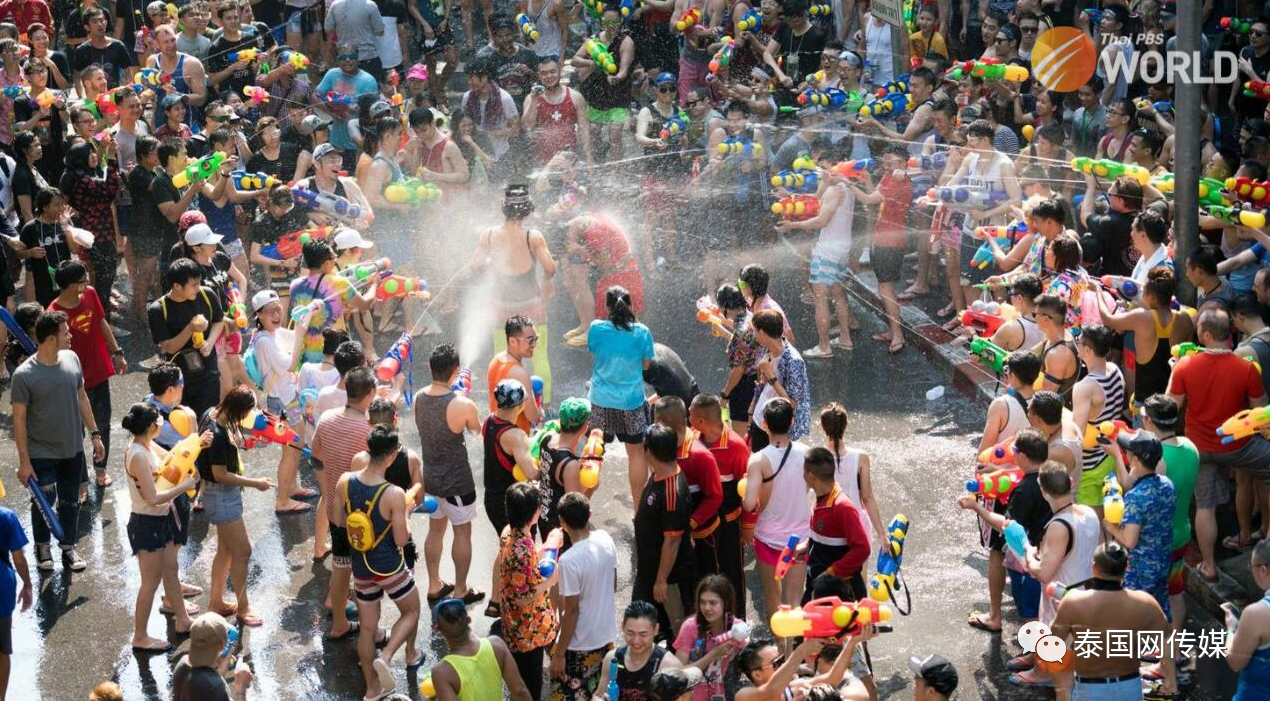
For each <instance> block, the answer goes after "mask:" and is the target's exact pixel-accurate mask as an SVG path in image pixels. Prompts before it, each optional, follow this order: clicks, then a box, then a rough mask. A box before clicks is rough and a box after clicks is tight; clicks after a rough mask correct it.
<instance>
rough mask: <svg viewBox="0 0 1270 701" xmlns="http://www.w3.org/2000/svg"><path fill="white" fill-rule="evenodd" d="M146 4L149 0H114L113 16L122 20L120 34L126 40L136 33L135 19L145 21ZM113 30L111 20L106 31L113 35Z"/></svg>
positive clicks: (113, 26) (130, 39)
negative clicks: (121, 32) (121, 31)
mask: <svg viewBox="0 0 1270 701" xmlns="http://www.w3.org/2000/svg"><path fill="white" fill-rule="evenodd" d="M148 4H150V0H115V17H118V18H119V19H121V20H123V34H121V35H120V36H123V37H128V38H129V39H128V40H129V41H132V37H135V36H136V35H137V20H141V21H142V22H143V23H144V22H145V20H144V19H143V18H144V17H145V16H146V5H148ZM114 32H115V25H114V23H113V22H112V23H111V24H110V28H109V29H107V30H106V33H107V34H112V35H113V34H114ZM67 77H70V76H67Z"/></svg>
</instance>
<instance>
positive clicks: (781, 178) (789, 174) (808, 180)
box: [771, 169, 820, 193]
mask: <svg viewBox="0 0 1270 701" xmlns="http://www.w3.org/2000/svg"><path fill="white" fill-rule="evenodd" d="M771 182H772V187H783V188H785V189H786V190H789V191H790V192H799V193H812V192H815V191H816V189H817V188H818V187H819V185H820V173H819V171H815V170H802V169H793V170H782V171H780V172H779V173H777V174H776V175H773V176H772V181H771Z"/></svg>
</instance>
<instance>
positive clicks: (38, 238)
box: [18, 219, 71, 307]
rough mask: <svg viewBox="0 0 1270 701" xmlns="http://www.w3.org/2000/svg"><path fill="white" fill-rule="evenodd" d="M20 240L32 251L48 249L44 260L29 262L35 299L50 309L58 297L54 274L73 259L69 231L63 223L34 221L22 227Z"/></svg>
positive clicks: (45, 250)
mask: <svg viewBox="0 0 1270 701" xmlns="http://www.w3.org/2000/svg"><path fill="white" fill-rule="evenodd" d="M18 237H19V238H20V239H21V240H22V243H23V244H25V245H26V246H27V247H28V248H32V247H35V246H40V247H43V248H44V257H43V258H27V259H26V261H25V262H26V269H27V271H28V272H30V274H31V277H32V279H33V280H34V281H35V299H36V300H37V301H38V302H39V303H40V306H42V307H47V306H48V305H49V303H50V302H52V301H53V298H54V297H56V296H57V285H55V284H54V283H53V273H52V271H54V270H57V266H58V265H60V264H61V263H62V262H64V261H68V260H70V259H71V247H70V243H68V242H67V240H66V232H65V230H63V229H62V225H61V224H46V223H44V222H42V221H40V220H39V219H33V220H31V221H29V222H27V223H26V224H25V225H24V226H23V227H22V232H21V233H20V234H19V235H18Z"/></svg>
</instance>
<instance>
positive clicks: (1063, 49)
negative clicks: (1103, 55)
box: [1032, 27, 1098, 92]
mask: <svg viewBox="0 0 1270 701" xmlns="http://www.w3.org/2000/svg"><path fill="white" fill-rule="evenodd" d="M1097 60H1098V52H1097V51H1096V50H1095V49H1094V42H1093V41H1092V40H1091V39H1090V38H1089V36H1088V35H1087V34H1085V33H1084V32H1082V31H1080V30H1079V29H1076V28H1075V27H1054V28H1052V29H1048V30H1046V31H1044V32H1042V33H1041V35H1040V36H1039V37H1037V38H1036V45H1035V46H1034V47H1033V48H1032V74H1033V75H1035V76H1036V79H1037V80H1039V81H1041V84H1042V85H1044V86H1045V87H1047V88H1049V89H1050V90H1057V91H1058V92H1072V91H1074V90H1076V89H1077V88H1079V87H1080V86H1082V85H1084V84H1085V83H1088V82H1089V78H1090V76H1092V75H1093V74H1094V68H1095V65H1096V62H1097Z"/></svg>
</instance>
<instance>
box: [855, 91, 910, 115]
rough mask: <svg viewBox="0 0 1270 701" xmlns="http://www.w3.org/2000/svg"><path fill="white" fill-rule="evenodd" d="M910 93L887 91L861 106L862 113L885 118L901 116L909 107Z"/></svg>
mask: <svg viewBox="0 0 1270 701" xmlns="http://www.w3.org/2000/svg"><path fill="white" fill-rule="evenodd" d="M909 106H910V105H909V101H908V95H906V94H904V93H901V92H893V93H887V94H886V95H884V96H882V97H879V98H878V99H876V100H873V101H872V102H869V103H868V104H866V105H864V106H863V107H861V108H860V114H863V115H866V116H871V117H874V118H875V119H883V118H886V117H893V116H899V115H901V114H904V113H905V112H907V111H908V109H909Z"/></svg>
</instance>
